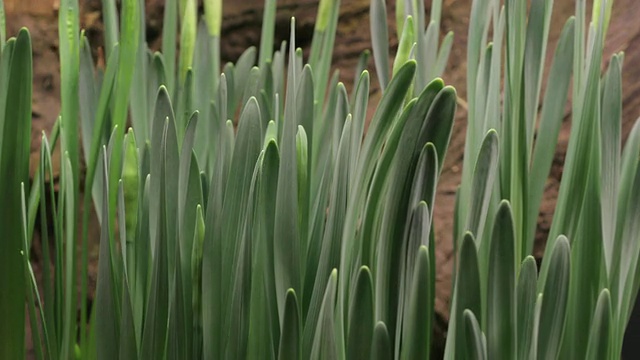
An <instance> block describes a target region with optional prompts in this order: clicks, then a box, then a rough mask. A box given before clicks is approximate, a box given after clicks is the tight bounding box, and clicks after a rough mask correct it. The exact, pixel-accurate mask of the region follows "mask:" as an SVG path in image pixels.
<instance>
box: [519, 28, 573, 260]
mask: <svg viewBox="0 0 640 360" xmlns="http://www.w3.org/2000/svg"><path fill="white" fill-rule="evenodd" d="M574 34H575V21H574V20H572V19H569V20H568V21H567V23H566V24H565V25H564V28H563V29H562V33H561V35H560V40H559V42H558V46H557V47H556V52H555V55H554V58H553V63H552V64H551V69H550V74H549V79H553V81H549V82H548V83H547V88H546V90H545V96H544V100H543V101H542V114H541V116H540V126H539V128H538V132H537V134H538V136H537V137H536V143H535V147H534V149H533V154H532V160H531V161H532V162H531V169H532V171H530V172H529V175H530V176H529V190H528V191H529V196H528V200H527V201H528V205H529V206H528V209H527V219H526V221H527V229H526V231H527V233H526V236H527V238H526V240H525V243H524V244H523V248H522V254H521V255H520V256H522V255H524V254H525V253H526V254H530V253H531V251H532V250H533V239H534V235H535V228H536V225H537V219H538V213H539V210H540V203H541V201H542V193H543V191H544V184H545V183H546V180H547V177H548V176H549V170H550V169H551V162H552V161H553V156H554V154H555V148H556V143H557V141H558V134H559V132H560V125H561V124H562V119H563V118H564V109H565V105H566V104H565V103H566V100H567V96H568V89H569V82H570V80H571V74H572V72H571V69H572V67H571V66H572V60H573V54H574V52H573V44H574V39H573V37H574Z"/></svg>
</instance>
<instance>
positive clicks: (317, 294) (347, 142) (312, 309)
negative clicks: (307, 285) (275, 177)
mask: <svg viewBox="0 0 640 360" xmlns="http://www.w3.org/2000/svg"><path fill="white" fill-rule="evenodd" d="M350 147H351V120H349V119H347V122H346V124H345V127H344V131H343V133H342V138H341V139H340V146H339V149H338V154H337V158H336V165H335V170H334V172H333V180H332V185H331V195H330V199H329V209H328V217H327V220H326V225H325V230H324V237H323V239H322V248H321V252H320V259H319V261H318V270H317V272H316V279H315V282H314V286H313V293H312V297H311V302H310V305H309V311H308V313H307V314H306V317H305V318H306V321H305V328H304V336H303V355H304V356H308V354H309V351H311V347H312V344H313V343H314V342H315V339H316V338H317V336H318V334H317V331H318V330H317V329H318V326H320V324H321V322H322V321H323V319H322V309H323V307H324V302H325V299H326V296H327V295H326V292H327V290H326V289H327V286H326V285H324V286H323V284H324V279H326V278H327V276H333V275H332V274H333V272H332V270H331V269H335V268H337V267H338V266H339V265H340V251H341V248H342V244H340V239H341V237H340V235H341V234H342V231H343V228H344V219H345V213H346V210H347V201H348V193H347V191H348V189H349V185H350V184H349V171H348V166H349V158H350ZM316 324H317V325H316ZM314 334H315V336H314Z"/></svg>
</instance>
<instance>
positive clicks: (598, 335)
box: [585, 289, 612, 360]
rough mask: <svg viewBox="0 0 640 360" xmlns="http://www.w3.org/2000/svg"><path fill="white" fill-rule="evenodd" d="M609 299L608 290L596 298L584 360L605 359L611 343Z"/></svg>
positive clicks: (608, 353)
mask: <svg viewBox="0 0 640 360" xmlns="http://www.w3.org/2000/svg"><path fill="white" fill-rule="evenodd" d="M611 325H612V324H611V297H610V295H609V290H607V289H603V290H602V292H600V296H598V302H597V304H596V309H595V312H594V314H593V320H592V321H591V330H589V341H588V342H587V352H586V354H587V355H586V357H585V359H589V360H597V359H606V358H607V357H609V356H610V355H611V354H610V352H609V348H610V343H611V327H612V326H611Z"/></svg>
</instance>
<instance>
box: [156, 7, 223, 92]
mask: <svg viewBox="0 0 640 360" xmlns="http://www.w3.org/2000/svg"><path fill="white" fill-rule="evenodd" d="M208 2H209V1H207V2H205V4H207V3H208ZM206 8H207V6H206V5H205V9H206ZM220 10H221V9H220ZM177 33H178V0H167V1H166V2H165V4H164V15H163V18H162V53H163V54H164V65H165V71H166V74H165V77H166V83H165V85H166V87H167V89H169V91H175V87H174V86H175V85H174V84H175V79H176V43H177V39H178V36H177Z"/></svg>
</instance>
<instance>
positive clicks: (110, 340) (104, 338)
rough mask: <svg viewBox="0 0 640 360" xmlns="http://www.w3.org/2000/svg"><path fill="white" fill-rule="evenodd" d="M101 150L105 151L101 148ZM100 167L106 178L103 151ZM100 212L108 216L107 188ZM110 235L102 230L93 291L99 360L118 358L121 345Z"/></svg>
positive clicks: (104, 190) (109, 230) (106, 228)
mask: <svg viewBox="0 0 640 360" xmlns="http://www.w3.org/2000/svg"><path fill="white" fill-rule="evenodd" d="M103 149H104V148H103ZM102 164H103V168H104V177H105V179H107V178H108V170H107V169H108V166H107V153H106V149H105V150H103V156H102ZM103 198H104V199H103V200H104V201H103V203H102V204H103V205H102V206H103V207H104V209H103V211H104V213H105V214H108V213H109V209H108V207H109V201H108V199H109V195H108V188H107V187H106V186H105V187H104V189H103ZM112 236H113V235H112V233H111V229H110V227H109V226H102V227H101V233H100V253H99V259H98V282H97V290H96V307H97V308H99V309H100V312H101V315H100V316H98V317H97V318H96V322H95V326H96V327H97V330H96V334H97V353H98V358H100V359H114V358H117V357H118V356H119V355H118V354H119V343H120V338H121V337H120V314H118V310H117V303H119V301H120V299H119V298H118V297H117V295H116V291H115V288H114V287H115V286H116V284H115V283H114V281H115V279H114V277H113V271H114V270H113V265H112V264H113V263H112V261H111V257H112V255H111V246H110V245H109V244H110V243H111V242H112V239H111V238H112Z"/></svg>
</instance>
